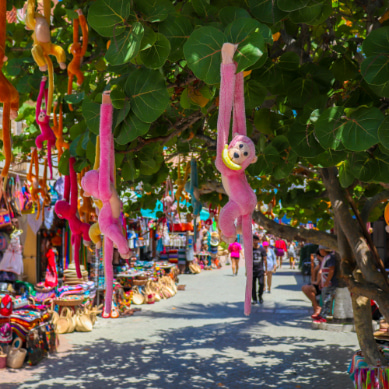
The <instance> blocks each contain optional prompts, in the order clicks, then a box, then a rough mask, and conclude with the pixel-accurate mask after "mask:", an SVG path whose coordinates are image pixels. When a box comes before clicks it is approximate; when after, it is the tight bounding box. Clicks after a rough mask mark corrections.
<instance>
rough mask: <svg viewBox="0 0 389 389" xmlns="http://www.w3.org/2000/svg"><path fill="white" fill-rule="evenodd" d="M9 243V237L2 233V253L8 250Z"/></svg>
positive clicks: (0, 242) (0, 238)
mask: <svg viewBox="0 0 389 389" xmlns="http://www.w3.org/2000/svg"><path fill="white" fill-rule="evenodd" d="M8 243H9V238H8V235H7V234H6V233H5V232H0V251H5V250H7V247H8Z"/></svg>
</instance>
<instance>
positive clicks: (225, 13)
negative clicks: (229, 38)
mask: <svg viewBox="0 0 389 389" xmlns="http://www.w3.org/2000/svg"><path fill="white" fill-rule="evenodd" d="M240 18H250V14H249V13H248V12H247V11H246V10H245V9H243V8H239V7H232V6H229V7H224V8H222V9H221V10H220V12H219V19H220V21H221V22H222V23H223V25H224V26H227V24H230V23H231V22H233V21H234V20H236V19H240Z"/></svg>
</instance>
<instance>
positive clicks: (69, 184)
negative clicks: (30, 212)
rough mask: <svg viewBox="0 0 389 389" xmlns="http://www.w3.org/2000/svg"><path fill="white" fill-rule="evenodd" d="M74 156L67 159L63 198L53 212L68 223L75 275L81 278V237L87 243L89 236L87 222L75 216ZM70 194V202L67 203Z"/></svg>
mask: <svg viewBox="0 0 389 389" xmlns="http://www.w3.org/2000/svg"><path fill="white" fill-rule="evenodd" d="M74 163H75V159H74V157H71V158H70V159H69V176H66V177H65V191H64V199H65V200H60V201H57V202H56V203H55V207H54V210H55V213H56V214H57V216H58V217H59V218H60V219H65V220H67V221H68V223H69V228H70V231H71V232H72V238H71V243H72V247H73V252H74V263H75V265H76V272H77V277H78V278H82V275H81V270H80V247H81V238H83V239H84V244H85V245H87V244H88V242H90V237H89V228H90V226H89V224H88V223H83V222H82V221H81V220H80V219H78V217H77V200H78V199H77V197H78V187H77V174H76V172H75V170H74ZM69 194H70V203H69Z"/></svg>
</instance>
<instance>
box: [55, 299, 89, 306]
mask: <svg viewBox="0 0 389 389" xmlns="http://www.w3.org/2000/svg"><path fill="white" fill-rule="evenodd" d="M54 304H55V305H59V306H61V307H75V306H77V305H81V304H82V300H60V299H54Z"/></svg>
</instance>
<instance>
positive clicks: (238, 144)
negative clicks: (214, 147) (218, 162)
mask: <svg viewBox="0 0 389 389" xmlns="http://www.w3.org/2000/svg"><path fill="white" fill-rule="evenodd" d="M228 156H229V158H230V160H231V161H232V162H233V163H235V164H237V165H240V166H242V167H243V168H246V167H247V166H248V165H250V164H252V163H255V162H257V157H256V155H255V146H254V143H253V141H252V140H251V139H250V138H248V137H247V136H244V135H237V136H235V137H234V138H233V140H232V141H231V143H230V145H229V146H228Z"/></svg>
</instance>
